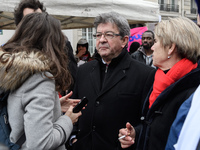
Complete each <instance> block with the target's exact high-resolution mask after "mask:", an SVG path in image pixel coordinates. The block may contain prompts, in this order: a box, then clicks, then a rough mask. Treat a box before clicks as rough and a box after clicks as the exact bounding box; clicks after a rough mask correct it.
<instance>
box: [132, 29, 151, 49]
mask: <svg viewBox="0 0 200 150" xmlns="http://www.w3.org/2000/svg"><path fill="white" fill-rule="evenodd" d="M146 30H148V29H147V27H137V28H133V29H131V30H130V32H131V33H130V36H129V42H128V51H129V48H130V45H131V43H133V42H139V43H140V45H141V44H142V40H141V39H142V34H143V33H144V32H145V31H146Z"/></svg>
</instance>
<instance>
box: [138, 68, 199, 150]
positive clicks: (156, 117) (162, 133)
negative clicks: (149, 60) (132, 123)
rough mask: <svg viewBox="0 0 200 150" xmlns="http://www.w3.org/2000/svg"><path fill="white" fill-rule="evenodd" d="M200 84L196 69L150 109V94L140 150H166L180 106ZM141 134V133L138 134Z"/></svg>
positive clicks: (161, 95) (146, 105) (147, 99)
mask: <svg viewBox="0 0 200 150" xmlns="http://www.w3.org/2000/svg"><path fill="white" fill-rule="evenodd" d="M199 84H200V68H196V69H194V70H193V71H191V72H190V73H188V74H187V75H185V76H184V77H183V78H181V79H179V80H178V81H177V82H175V83H174V84H172V85H170V86H169V87H168V88H166V89H165V90H164V91H163V92H162V93H161V94H160V95H159V96H158V97H157V99H156V101H155V102H154V103H153V105H152V106H151V108H150V109H149V108H148V106H149V95H150V93H151V91H152V90H151V91H150V92H149V95H148V97H147V98H146V100H145V105H144V109H143V117H141V119H142V120H143V121H142V122H143V127H142V130H141V132H140V138H139V141H138V150H164V149H165V145H166V142H167V138H168V134H169V131H170V127H171V125H172V123H173V121H174V119H175V117H176V114H177V111H178V109H179V107H180V105H181V104H182V103H183V102H184V101H185V100H186V99H187V98H188V97H189V96H190V95H191V94H192V93H193V92H194V91H195V90H196V88H197V87H198V85H199ZM138 134H139V133H138Z"/></svg>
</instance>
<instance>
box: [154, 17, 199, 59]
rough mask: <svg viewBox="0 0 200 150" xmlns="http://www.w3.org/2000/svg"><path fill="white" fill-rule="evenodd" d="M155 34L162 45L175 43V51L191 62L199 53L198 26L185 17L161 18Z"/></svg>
mask: <svg viewBox="0 0 200 150" xmlns="http://www.w3.org/2000/svg"><path fill="white" fill-rule="evenodd" d="M155 35H156V36H157V37H158V38H159V40H160V42H161V44H162V45H163V46H164V47H167V46H171V45H172V43H175V44H176V48H177V53H178V55H179V56H180V57H181V58H187V59H189V60H191V61H192V62H193V63H196V62H197V61H198V57H199V55H200V28H199V27H198V26H197V25H196V24H195V23H194V22H193V21H192V20H190V19H188V18H186V17H177V18H169V19H168V20H162V21H161V22H159V23H158V24H157V26H156V28H155Z"/></svg>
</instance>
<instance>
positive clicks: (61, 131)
mask: <svg viewBox="0 0 200 150" xmlns="http://www.w3.org/2000/svg"><path fill="white" fill-rule="evenodd" d="M2 54H3V55H2ZM0 56H2V57H3V60H4V62H5V63H2V62H0V78H1V80H0V88H1V92H3V91H10V94H9V97H8V104H7V108H8V115H9V123H10V126H11V134H10V140H11V142H13V143H15V142H16V141H17V140H18V139H19V138H20V137H21V135H22V134H23V133H25V136H26V141H25V143H24V144H23V145H22V148H21V150H25V149H26V150H35V149H37V150H42V149H48V150H50V149H56V150H64V149H65V146H64V143H65V142H66V140H67V139H68V136H69V134H70V133H71V130H72V121H71V119H70V118H69V117H68V116H66V115H63V116H61V115H62V114H61V107H60V102H59V98H58V93H57V92H56V90H55V81H54V80H53V79H50V78H48V76H50V77H52V74H51V73H50V72H49V71H50V67H49V65H48V64H49V62H50V61H49V60H48V59H47V57H46V56H45V55H43V54H41V53H40V52H31V53H29V54H28V53H26V52H18V53H12V54H9V53H5V52H3V51H2V50H0ZM13 58H15V59H14V61H13V63H12V65H11V60H12V59H13ZM6 69H7V70H6ZM0 149H2V148H1V145H0Z"/></svg>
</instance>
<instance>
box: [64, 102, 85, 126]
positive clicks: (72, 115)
mask: <svg viewBox="0 0 200 150" xmlns="http://www.w3.org/2000/svg"><path fill="white" fill-rule="evenodd" d="M73 108H74V107H73V106H70V107H69V109H68V111H67V112H66V113H65V115H67V116H68V117H70V119H71V120H72V123H73V124H74V123H76V122H77V121H78V117H79V116H81V115H82V113H81V111H79V112H78V113H73V112H72V110H73Z"/></svg>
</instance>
